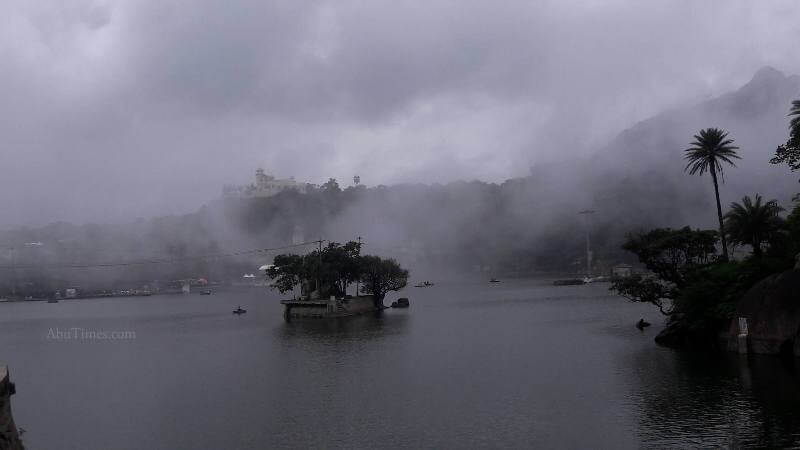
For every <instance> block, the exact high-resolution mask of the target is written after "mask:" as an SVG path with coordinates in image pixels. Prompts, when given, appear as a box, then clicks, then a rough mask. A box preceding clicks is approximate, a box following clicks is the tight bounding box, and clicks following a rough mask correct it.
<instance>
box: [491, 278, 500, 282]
mask: <svg viewBox="0 0 800 450" xmlns="http://www.w3.org/2000/svg"><path fill="white" fill-rule="evenodd" d="M499 282H500V280H498V279H497V278H494V277H492V279H491V280H489V283H499Z"/></svg>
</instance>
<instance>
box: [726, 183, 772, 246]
mask: <svg viewBox="0 0 800 450" xmlns="http://www.w3.org/2000/svg"><path fill="white" fill-rule="evenodd" d="M781 211H783V208H781V207H780V206H778V202H777V200H770V201H768V202H765V203H762V198H761V196H760V195H758V194H756V200H755V202H753V200H751V199H750V197H748V196H744V197H743V198H742V203H741V204H740V203H736V202H733V203H731V210H730V211H728V213H727V214H725V233H726V234H727V235H728V236H729V238H730V240H731V242H733V243H737V244H745V245H749V246H751V247H752V248H753V256H755V257H757V258H759V257H761V255H762V254H763V251H762V248H761V247H762V244H763V243H770V244H772V243H775V242H776V241H777V239H778V235H779V232H780V231H781V229H782V228H783V219H782V218H781V217H780V216H779V215H778V214H779V213H780V212H781Z"/></svg>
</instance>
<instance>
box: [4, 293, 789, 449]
mask: <svg viewBox="0 0 800 450" xmlns="http://www.w3.org/2000/svg"><path fill="white" fill-rule="evenodd" d="M606 289H607V285H593V286H565V287H553V286H551V285H549V283H548V282H547V281H543V280H540V281H536V280H527V281H506V282H503V283H499V284H496V285H490V284H488V283H483V282H469V283H438V284H437V285H436V286H434V287H431V288H409V289H407V290H406V292H404V293H403V295H404V296H408V297H409V298H410V299H411V308H410V309H408V310H388V311H386V312H385V313H383V314H381V315H377V316H363V317H358V318H350V319H340V320H334V321H293V322H291V323H285V322H284V321H283V319H282V317H281V307H280V305H279V304H278V303H277V298H278V297H277V296H276V295H275V294H272V293H266V292H264V291H262V290H247V291H239V292H227V293H217V294H215V295H212V296H200V295H190V296H160V297H159V296H154V297H148V298H124V299H123V298H120V299H102V300H74V301H62V302H60V303H57V304H48V303H42V302H36V303H28V304H2V305H0V360H2V361H4V362H6V363H8V364H9V365H10V368H11V374H12V377H13V379H14V381H15V382H16V383H17V395H15V396H14V397H13V398H12V402H13V410H14V415H15V418H16V420H17V424H18V425H19V426H21V427H23V428H25V429H26V430H27V434H26V435H25V442H26V445H27V446H28V448H31V449H56V448H59V449H92V448H97V449H114V448H122V449H142V448H159V449H162V448H163V449H177V448H231V449H234V448H247V449H258V448H275V447H323V446H324V447H345V448H355V447H362V448H363V447H369V448H375V447H403V448H446V447H461V448H472V447H528V448H529V447H545V448H547V447H560V448H563V447H571V448H634V447H642V446H647V447H675V446H683V447H686V446H694V447H713V446H737V447H738V446H760V447H763V446H779V445H797V444H798V443H800V415H799V414H798V411H800V408H798V407H799V406H800V389H799V388H798V387H799V386H800V384H798V376H797V375H796V374H795V373H794V371H793V369H792V368H791V367H790V366H787V365H786V363H782V362H781V361H779V360H777V359H773V358H751V359H750V360H749V361H748V360H746V359H745V360H742V359H741V358H740V357H738V355H716V356H710V355H702V354H687V353H679V352H674V351H672V350H669V349H664V348H660V347H658V346H656V345H655V344H654V343H653V340H652V338H653V336H654V335H655V333H656V332H657V331H658V328H659V327H658V326H653V327H651V329H648V330H646V331H645V332H644V333H641V332H639V330H637V329H636V328H635V327H634V323H635V322H636V321H637V320H638V319H639V318H640V317H646V318H648V319H649V320H650V321H651V322H654V323H659V322H660V317H659V314H658V313H657V312H656V311H655V310H654V309H653V308H650V307H647V306H646V305H637V304H632V303H628V302H626V301H624V300H622V299H620V298H615V297H612V296H610V295H608V292H607V290H606ZM391 300H392V298H388V299H387V303H388V302H390V301H391ZM238 304H241V305H243V306H244V307H245V308H247V309H248V313H247V314H246V315H243V316H235V315H232V314H231V310H232V309H233V308H235V307H236V305H238ZM76 327H77V328H80V329H82V331H83V332H84V334H85V335H88V334H89V333H90V332H94V333H95V335H97V334H98V333H99V332H104V333H107V334H110V333H111V332H114V331H122V332H130V331H132V332H134V333H135V338H131V339H110V338H107V339H98V338H97V337H96V336H95V337H89V336H86V338H84V339H81V338H78V339H64V338H58V337H57V331H58V330H62V331H63V330H70V329H72V328H76ZM54 335H55V336H54ZM129 337H130V336H129Z"/></svg>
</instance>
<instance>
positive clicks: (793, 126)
mask: <svg viewBox="0 0 800 450" xmlns="http://www.w3.org/2000/svg"><path fill="white" fill-rule="evenodd" d="M789 117H792V119H791V120H790V121H789V139H788V140H787V141H786V143H785V144H783V145H779V146H778V148H777V149H776V150H775V157H773V158H772V159H771V160H770V161H769V162H770V163H772V164H786V165H788V166H789V168H790V169H791V170H792V172H794V171H796V170H798V169H800V100H795V101H793V102H792V108H791V110H789Z"/></svg>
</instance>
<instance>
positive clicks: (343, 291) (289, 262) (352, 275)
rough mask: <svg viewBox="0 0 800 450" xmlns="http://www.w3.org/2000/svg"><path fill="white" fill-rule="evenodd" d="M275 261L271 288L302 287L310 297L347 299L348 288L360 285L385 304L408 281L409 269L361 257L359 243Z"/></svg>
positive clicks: (269, 272)
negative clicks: (356, 284)
mask: <svg viewBox="0 0 800 450" xmlns="http://www.w3.org/2000/svg"><path fill="white" fill-rule="evenodd" d="M274 261H275V262H274V264H273V265H271V266H270V267H269V268H268V269H267V276H268V277H269V278H270V279H271V280H273V282H272V284H271V287H272V288H274V289H277V290H279V291H280V292H282V293H286V292H290V291H292V290H294V289H295V288H297V287H298V286H301V287H303V288H304V289H303V292H302V295H304V296H306V297H309V296H311V294H312V292H315V293H316V295H317V296H319V297H320V298H327V297H328V296H331V295H334V296H337V297H344V296H346V295H347V288H348V287H349V286H350V285H352V284H353V283H356V282H359V283H361V292H362V293H365V294H370V295H372V296H373V297H374V299H375V302H376V304H381V303H382V301H383V299H384V297H385V296H386V294H387V293H388V292H390V291H398V290H400V289H402V288H404V287H405V286H406V284H407V282H408V270H406V269H403V268H402V267H401V266H400V265H399V264H398V263H397V261H395V260H393V259H384V258H381V257H379V256H372V255H361V243H359V242H355V241H350V242H347V243H346V244H344V245H342V244H339V243H336V242H331V243H329V244H328V245H326V246H325V247H324V248H322V250H321V251H320V250H315V251H312V252H310V253H307V254H305V255H297V254H280V255H277V256H276V257H275V260H274Z"/></svg>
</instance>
